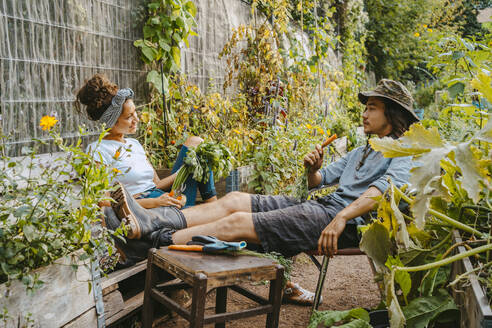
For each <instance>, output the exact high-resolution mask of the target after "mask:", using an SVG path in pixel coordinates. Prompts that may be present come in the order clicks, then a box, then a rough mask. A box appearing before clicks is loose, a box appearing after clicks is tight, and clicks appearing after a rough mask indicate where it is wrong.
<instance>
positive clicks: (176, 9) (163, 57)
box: [134, 0, 198, 93]
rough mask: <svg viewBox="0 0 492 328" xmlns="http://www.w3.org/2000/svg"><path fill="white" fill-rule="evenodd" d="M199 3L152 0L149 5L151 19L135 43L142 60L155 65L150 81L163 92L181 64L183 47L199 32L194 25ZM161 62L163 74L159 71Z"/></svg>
mask: <svg viewBox="0 0 492 328" xmlns="http://www.w3.org/2000/svg"><path fill="white" fill-rule="evenodd" d="M195 15H196V6H195V4H194V3H193V1H191V0H188V1H187V0H151V1H150V2H149V3H148V4H147V16H148V17H147V20H146V22H145V24H144V26H143V39H139V40H136V41H135V42H134V45H135V47H137V48H138V49H139V50H140V53H141V58H142V60H143V61H144V62H145V63H147V64H150V65H151V68H152V69H151V71H150V72H149V73H147V82H150V83H151V84H152V85H153V86H154V87H155V88H156V89H157V90H158V91H159V92H161V91H162V90H164V92H165V93H167V92H168V85H169V82H168V76H169V74H172V73H176V72H178V71H179V69H180V67H181V46H182V45H183V44H185V45H186V46H189V44H188V37H189V36H193V35H195V36H196V35H198V34H197V33H196V32H195V31H193V28H194V27H195V26H196V22H195V18H194V17H195ZM158 64H161V65H162V66H161V73H163V74H159V72H158V71H157V69H158Z"/></svg>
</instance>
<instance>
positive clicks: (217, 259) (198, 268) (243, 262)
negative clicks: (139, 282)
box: [143, 247, 284, 328]
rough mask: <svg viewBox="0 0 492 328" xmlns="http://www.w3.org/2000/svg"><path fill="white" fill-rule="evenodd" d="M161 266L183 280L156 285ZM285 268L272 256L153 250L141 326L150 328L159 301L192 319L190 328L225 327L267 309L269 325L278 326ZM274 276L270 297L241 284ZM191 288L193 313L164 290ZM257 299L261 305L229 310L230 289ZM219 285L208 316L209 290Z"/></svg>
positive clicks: (149, 262) (263, 312)
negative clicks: (228, 289) (230, 322)
mask: <svg viewBox="0 0 492 328" xmlns="http://www.w3.org/2000/svg"><path fill="white" fill-rule="evenodd" d="M158 270H164V271H166V272H168V273H170V274H171V275H172V276H174V277H176V278H179V279H180V280H182V282H178V283H176V282H174V283H164V284H158V282H157V276H158ZM283 274H284V268H283V267H282V266H281V265H279V264H277V263H276V262H274V261H273V260H270V259H265V258H260V257H256V256H243V255H241V256H229V255H211V254H206V253H199V252H182V251H172V250H168V249H167V247H163V248H161V249H159V250H157V249H151V250H150V251H149V257H148V260H147V277H146V280H145V295H144V308H143V326H144V328H151V327H152V323H153V320H154V306H155V303H156V302H157V303H161V304H163V305H164V306H165V307H167V308H168V309H170V310H172V311H175V312H176V313H178V314H179V315H180V316H182V317H183V318H185V319H186V320H188V321H189V322H190V327H203V325H204V324H209V323H215V327H225V322H226V321H231V320H237V319H241V318H245V317H251V316H256V315H260V314H265V313H267V314H268V315H267V320H266V327H278V317H279V313H280V305H281V298H282V282H283ZM263 280H270V294H269V298H268V299H265V298H263V297H261V296H259V295H256V294H254V293H252V292H250V291H248V290H246V289H244V288H242V287H240V286H238V285H239V284H241V283H245V282H254V281H263ZM189 286H191V287H192V288H193V293H192V303H191V311H188V310H186V309H185V308H183V307H182V306H180V305H179V304H177V303H176V302H174V301H173V300H172V299H170V298H169V297H167V296H166V295H165V294H164V292H166V291H169V290H172V289H176V288H183V287H189ZM228 287H229V288H230V289H232V290H234V291H235V292H237V293H239V294H241V295H243V296H245V297H247V298H249V299H251V300H253V301H255V302H257V303H259V304H260V306H258V307H255V308H251V309H246V310H240V311H237V312H230V313H226V303H227V288H228ZM213 288H217V297H216V305H215V312H216V314H214V315H209V316H205V297H206V295H207V291H208V290H211V289H213Z"/></svg>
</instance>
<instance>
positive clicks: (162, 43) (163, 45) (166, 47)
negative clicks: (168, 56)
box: [159, 39, 171, 52]
mask: <svg viewBox="0 0 492 328" xmlns="http://www.w3.org/2000/svg"><path fill="white" fill-rule="evenodd" d="M159 46H160V47H161V49H162V50H164V51H165V52H169V51H170V50H171V47H170V46H169V44H167V43H166V42H165V41H164V40H163V39H159Z"/></svg>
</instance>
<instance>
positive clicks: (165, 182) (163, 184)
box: [154, 170, 178, 190]
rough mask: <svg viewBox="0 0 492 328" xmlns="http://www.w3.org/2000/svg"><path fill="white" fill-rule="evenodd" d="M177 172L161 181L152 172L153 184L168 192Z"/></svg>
mask: <svg viewBox="0 0 492 328" xmlns="http://www.w3.org/2000/svg"><path fill="white" fill-rule="evenodd" d="M177 174H178V172H175V173H173V174H171V175H169V176H167V177H165V178H163V179H159V176H158V175H157V172H156V171H155V170H154V183H155V185H156V187H157V188H159V189H162V190H168V189H171V186H172V185H173V182H174V180H175V179H176V175H177Z"/></svg>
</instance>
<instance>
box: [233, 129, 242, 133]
mask: <svg viewBox="0 0 492 328" xmlns="http://www.w3.org/2000/svg"><path fill="white" fill-rule="evenodd" d="M232 131H234V132H236V133H237V134H241V131H239V130H238V129H233V130H232Z"/></svg>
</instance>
